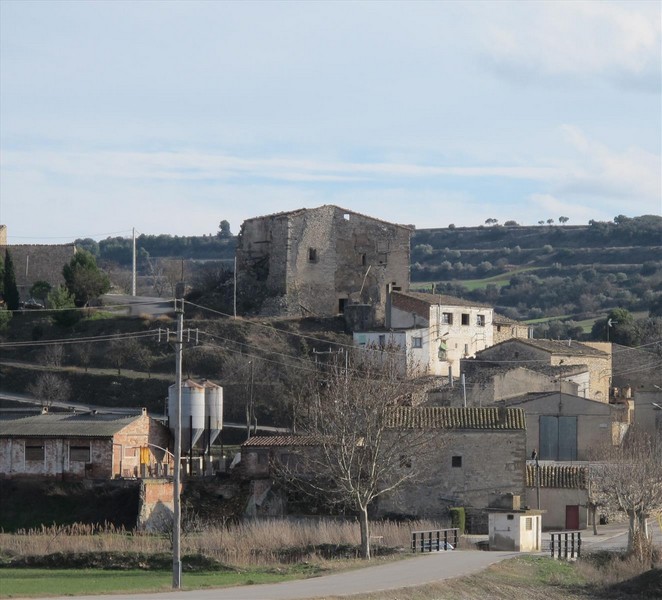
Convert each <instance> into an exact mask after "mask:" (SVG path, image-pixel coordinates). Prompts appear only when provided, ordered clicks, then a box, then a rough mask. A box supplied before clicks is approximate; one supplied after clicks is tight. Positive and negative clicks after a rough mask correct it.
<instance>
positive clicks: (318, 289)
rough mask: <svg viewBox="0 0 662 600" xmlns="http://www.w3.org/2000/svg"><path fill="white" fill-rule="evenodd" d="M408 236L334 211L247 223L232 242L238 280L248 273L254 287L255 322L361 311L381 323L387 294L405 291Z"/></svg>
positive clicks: (404, 231) (406, 232)
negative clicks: (257, 299) (350, 307)
mask: <svg viewBox="0 0 662 600" xmlns="http://www.w3.org/2000/svg"><path fill="white" fill-rule="evenodd" d="M410 233H411V230H410V229H409V228H406V227H402V226H397V225H393V224H390V223H386V222H383V221H379V220H377V219H372V218H370V217H366V216H364V215H360V214H358V213H354V212H349V211H346V210H344V209H341V208H339V207H337V206H321V207H319V208H315V209H310V210H299V211H293V212H290V213H280V214H276V215H269V216H265V217H259V218H256V219H250V220H248V221H246V222H244V224H243V225H242V230H241V233H240V234H239V242H238V246H237V272H238V277H239V279H240V281H241V280H242V279H246V277H247V276H248V275H251V273H252V275H251V276H254V277H255V278H256V279H257V281H258V282H259V283H260V284H261V286H262V289H263V291H264V292H266V295H267V296H268V297H269V298H268V300H267V301H266V302H264V303H263V308H262V310H261V313H262V314H280V315H291V316H296V315H329V316H333V315H337V314H338V313H340V312H342V311H343V310H344V305H345V304H350V303H362V304H370V305H372V306H374V307H375V313H374V314H375V322H376V323H383V322H384V313H385V306H386V295H387V294H386V292H387V287H388V286H389V285H394V286H396V287H400V288H401V289H403V290H406V289H408V288H409V237H410ZM241 289H242V285H240V293H242V291H241ZM243 293H248V288H247V287H246V286H244V292H243Z"/></svg>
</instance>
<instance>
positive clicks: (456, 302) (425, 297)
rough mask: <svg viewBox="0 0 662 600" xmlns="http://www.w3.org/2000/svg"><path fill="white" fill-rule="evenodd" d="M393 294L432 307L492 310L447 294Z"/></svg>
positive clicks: (486, 305) (487, 306)
mask: <svg viewBox="0 0 662 600" xmlns="http://www.w3.org/2000/svg"><path fill="white" fill-rule="evenodd" d="M393 294H394V295H400V296H409V297H411V298H415V299H416V300H420V301H421V302H426V303H427V304H429V305H430V306H437V305H441V306H466V307H469V306H476V307H478V308H492V307H491V306H490V305H489V304H483V303H482V302H474V301H472V300H465V299H464V298H456V297H455V296H447V295H445V294H429V293H426V292H393Z"/></svg>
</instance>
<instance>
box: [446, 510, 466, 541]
mask: <svg viewBox="0 0 662 600" xmlns="http://www.w3.org/2000/svg"><path fill="white" fill-rule="evenodd" d="M449 512H450V515H451V527H456V528H457V529H459V530H460V534H463V533H464V530H465V524H466V514H465V512H464V507H463V506H455V507H453V508H451V509H449Z"/></svg>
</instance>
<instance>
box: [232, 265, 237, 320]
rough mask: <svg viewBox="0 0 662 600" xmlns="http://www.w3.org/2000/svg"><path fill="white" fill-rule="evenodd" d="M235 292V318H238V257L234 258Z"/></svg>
mask: <svg viewBox="0 0 662 600" xmlns="http://www.w3.org/2000/svg"><path fill="white" fill-rule="evenodd" d="M233 278H234V291H233V305H234V318H235V319H236V318H237V257H236V256H235V257H234V273H233Z"/></svg>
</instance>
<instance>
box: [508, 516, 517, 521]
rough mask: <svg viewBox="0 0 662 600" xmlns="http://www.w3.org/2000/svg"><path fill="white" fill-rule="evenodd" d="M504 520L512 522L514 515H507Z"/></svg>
mask: <svg viewBox="0 0 662 600" xmlns="http://www.w3.org/2000/svg"><path fill="white" fill-rule="evenodd" d="M506 519H508V520H509V521H514V520H515V515H508V516H507V517H506Z"/></svg>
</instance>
